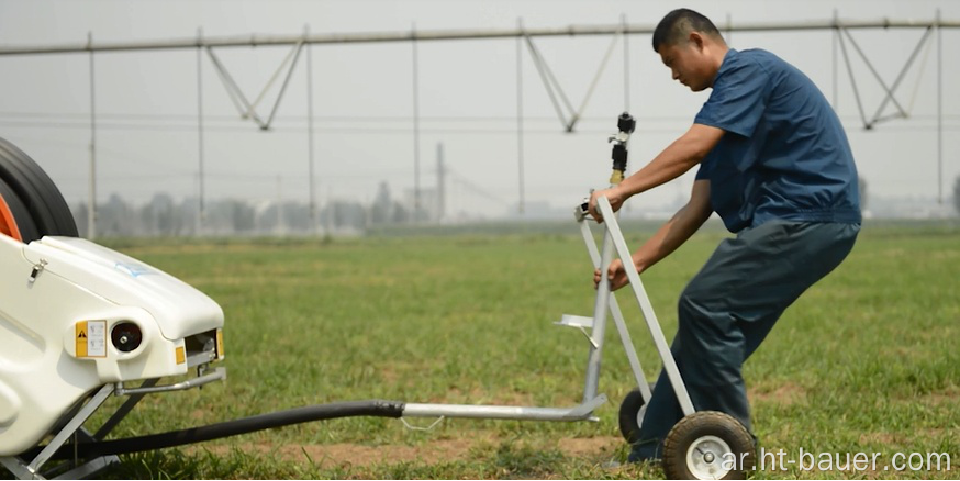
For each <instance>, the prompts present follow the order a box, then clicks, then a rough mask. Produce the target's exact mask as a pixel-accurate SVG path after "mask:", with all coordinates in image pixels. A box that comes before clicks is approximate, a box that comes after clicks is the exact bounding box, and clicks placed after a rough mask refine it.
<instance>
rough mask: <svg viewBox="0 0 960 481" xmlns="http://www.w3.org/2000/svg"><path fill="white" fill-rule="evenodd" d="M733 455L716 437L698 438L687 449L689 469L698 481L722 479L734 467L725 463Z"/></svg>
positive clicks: (727, 446)
mask: <svg viewBox="0 0 960 481" xmlns="http://www.w3.org/2000/svg"><path fill="white" fill-rule="evenodd" d="M732 454H733V450H732V449H730V445H728V444H727V443H726V442H725V441H724V440H722V439H720V438H718V437H716V436H703V437H701V438H697V440H696V441H694V442H693V443H692V444H691V445H690V448H689V449H687V467H688V468H689V469H690V473H691V474H693V476H694V477H695V478H697V479H721V478H723V477H724V476H726V475H727V473H729V472H730V471H731V470H730V469H729V468H732V467H734V466H733V463H729V462H724V461H726V460H727V458H728V457H729V456H730V455H732Z"/></svg>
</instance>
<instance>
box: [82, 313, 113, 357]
mask: <svg viewBox="0 0 960 481" xmlns="http://www.w3.org/2000/svg"><path fill="white" fill-rule="evenodd" d="M77 357H107V321H82V322H78V323H77Z"/></svg>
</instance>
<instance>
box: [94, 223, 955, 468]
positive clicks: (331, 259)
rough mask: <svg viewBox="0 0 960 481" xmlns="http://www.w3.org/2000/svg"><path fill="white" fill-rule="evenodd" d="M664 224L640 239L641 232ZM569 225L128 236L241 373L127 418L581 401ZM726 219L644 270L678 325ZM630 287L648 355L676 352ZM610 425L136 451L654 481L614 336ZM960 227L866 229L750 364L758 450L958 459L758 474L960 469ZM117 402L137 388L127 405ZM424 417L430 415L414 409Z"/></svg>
mask: <svg viewBox="0 0 960 481" xmlns="http://www.w3.org/2000/svg"><path fill="white" fill-rule="evenodd" d="M648 227H649V226H644V227H636V228H635V229H637V230H634V231H632V232H631V233H629V235H628V238H627V241H628V243H629V244H630V245H631V247H636V246H637V245H639V242H640V241H641V240H642V239H643V238H644V236H645V235H647V234H646V232H648V231H649V229H648ZM570 232H571V235H557V234H534V233H528V234H524V235H513V236H490V235H483V234H475V235H457V236H447V237H389V238H386V237H384V238H370V239H353V240H334V241H330V240H329V239H328V240H326V241H324V240H319V239H317V240H310V239H305V240H263V239H259V240H239V241H238V240H230V241H213V240H209V241H203V242H196V241H194V242H184V241H176V240H170V241H151V242H144V241H112V242H107V244H108V245H111V246H113V247H115V248H117V249H118V250H121V251H123V252H125V253H127V254H129V255H132V256H135V257H137V258H139V259H142V260H144V261H146V262H148V263H150V264H152V265H154V266H156V267H159V268H161V269H163V270H165V271H167V272H169V273H171V274H173V275H174V276H177V277H179V278H181V279H183V280H185V281H187V282H189V283H190V284H192V285H193V286H195V287H197V288H198V289H200V290H202V291H204V292H206V293H207V294H208V295H209V296H211V297H212V298H213V299H214V300H216V301H218V302H219V303H220V304H221V305H222V306H223V309H224V312H225V314H226V317H227V321H226V328H225V338H226V352H227V359H226V360H225V361H224V363H225V365H226V366H227V368H228V373H229V378H228V380H227V382H226V383H224V384H222V385H216V386H213V387H207V388H204V389H203V390H193V391H188V392H182V393H174V394H163V395H153V396H148V397H147V398H146V399H144V401H143V402H142V403H141V404H140V405H139V406H138V408H137V409H136V410H135V411H134V413H133V414H131V415H130V416H129V417H128V418H127V419H126V420H125V421H124V422H123V423H122V424H121V425H120V426H119V427H118V428H117V431H116V432H115V436H132V435H139V434H146V433H152V432H160V431H166V430H174V429H180V428H184V427H189V426H193V425H200V424H207V423H213V422H219V421H225V420H230V419H234V418H237V417H242V416H247V415H252V414H258V413H263V412H269V411H275V410H281V409H287V408H292V407H297V406H301V405H307V404H317V403H328V402H336V401H343V400H360V399H389V400H400V401H408V402H450V403H503V404H531V405H544V406H556V407H562V406H570V405H573V404H575V403H577V402H579V400H580V397H581V395H582V385H583V369H584V366H585V364H586V353H587V346H586V341H585V339H584V338H583V336H582V334H580V333H579V332H577V331H575V330H573V329H568V328H560V327H557V326H554V325H552V323H553V322H554V321H556V320H558V319H559V316H560V314H563V313H571V314H582V315H589V314H590V313H591V312H592V309H593V294H594V291H593V290H592V282H591V271H592V269H591V268H590V266H589V261H588V258H587V256H586V251H585V249H584V248H583V245H582V242H581V241H580V239H579V236H577V235H576V231H575V230H573V228H572V227H571V231H570ZM723 235H724V234H723V233H722V232H719V231H716V230H707V231H706V232H702V233H700V234H698V235H696V236H695V237H694V238H693V239H692V240H691V241H690V242H688V243H687V244H686V245H684V246H683V247H682V248H681V249H680V250H679V251H678V252H677V253H675V255H673V256H672V257H670V258H668V259H666V260H664V261H663V262H662V263H661V264H660V265H658V266H657V267H655V268H654V269H652V270H650V271H649V272H648V273H647V274H645V276H644V282H645V284H646V287H647V290H648V292H649V294H650V297H651V299H652V301H653V305H654V308H655V309H656V310H657V313H658V315H659V317H660V320H661V322H662V324H663V326H664V332H666V333H668V337H672V333H673V332H674V331H675V329H676V309H675V303H676V298H677V295H678V294H679V292H680V291H681V289H682V288H683V286H684V284H685V282H686V281H687V280H688V279H689V278H690V277H691V276H692V275H694V274H695V273H696V271H697V269H698V268H699V267H700V266H701V265H702V263H703V262H704V261H705V260H706V258H707V257H708V256H709V255H710V253H711V252H712V250H713V248H714V247H715V246H716V244H717V243H718V241H719V240H720V239H721V238H722V236H723ZM625 294H626V292H624V294H621V295H620V296H619V299H620V304H621V306H622V307H623V308H624V313H625V315H626V317H627V319H628V324H629V325H630V327H631V329H632V333H633V337H634V341H635V343H636V345H637V348H638V353H639V355H640V360H641V363H642V364H643V365H644V366H645V367H646V369H647V373H648V376H649V377H653V376H654V374H655V372H656V370H657V369H658V367H659V361H658V360H657V357H656V355H655V353H654V350H653V348H652V344H651V343H650V342H649V336H647V334H646V330H645V329H644V328H643V325H642V321H641V318H640V314H639V309H638V308H637V307H636V305H635V304H636V303H635V302H633V301H631V299H630V297H628V296H627V295H625ZM607 331H608V336H607V339H606V341H607V344H606V347H605V354H604V356H605V357H604V364H603V370H602V377H601V391H602V392H604V393H606V394H607V396H608V397H609V399H610V402H608V404H606V405H604V406H602V407H601V408H600V409H598V410H597V412H596V414H597V415H599V417H600V422H599V423H597V424H591V423H580V424H566V423H545V422H539V423H538V422H508V421H481V420H453V419H448V420H444V421H442V422H441V423H440V424H439V425H438V426H437V427H436V428H435V429H433V430H431V431H425V432H424V431H414V430H409V429H407V428H405V427H404V426H403V425H402V424H401V423H400V422H399V421H397V420H394V419H387V418H345V419H339V420H332V421H328V422H320V423H313V424H305V425H300V426H295V427H288V428H282V429H276V430H271V431H267V432H262V433H256V434H250V435H244V436H239V437H235V438H231V439H227V440H221V441H214V442H209V443H205V444H202V445H199V446H194V447H189V448H180V449H168V450H163V451H159V452H150V453H142V454H137V455H130V456H125V457H123V462H122V464H120V465H119V466H117V467H114V468H111V469H110V470H108V471H104V472H102V473H100V476H105V477H108V478H115V479H130V478H279V479H283V478H591V479H604V478H617V479H623V478H630V479H635V478H649V477H654V478H655V477H662V476H663V473H662V471H661V470H660V468H659V467H658V466H639V467H636V466H630V467H626V468H622V469H617V470H608V469H604V468H602V467H601V463H603V462H605V461H607V460H610V459H622V458H623V457H624V456H625V453H626V450H625V446H624V444H623V442H622V441H621V440H620V439H618V437H619V433H618V431H617V423H616V414H617V407H618V405H619V402H620V400H621V399H622V398H623V396H624V395H625V394H626V393H627V392H628V391H629V390H630V389H631V388H632V386H631V381H630V378H631V373H630V370H629V367H628V364H627V360H626V356H625V355H624V353H623V349H622V348H621V346H620V344H619V340H618V339H617V337H616V335H615V330H614V329H612V327H611V328H610V329H608V330H607ZM958 334H960V226H957V225H956V224H954V225H936V224H925V225H920V226H916V225H879V224H878V225H867V226H866V227H865V228H864V231H863V233H862V235H861V238H860V241H859V242H858V244H857V246H856V247H855V249H854V251H853V253H852V254H851V256H850V257H849V258H848V259H847V261H846V262H845V263H844V264H843V265H842V266H841V267H840V268H839V269H838V270H837V271H835V272H834V273H832V274H831V275H830V276H829V277H828V278H827V279H825V280H823V281H821V282H820V283H819V284H817V285H816V286H814V288H813V289H811V290H810V291H808V292H807V293H806V294H805V295H804V296H803V297H802V298H801V299H800V300H799V301H798V302H797V303H796V304H795V305H794V306H793V307H791V308H790V309H789V310H788V311H787V312H786V314H785V315H784V316H783V318H782V319H781V320H780V322H779V323H778V325H777V327H775V329H774V331H773V332H772V334H771V335H770V337H769V338H768V339H767V340H766V341H765V343H764V345H763V346H762V347H761V348H760V350H759V351H758V352H757V353H756V354H755V356H754V357H753V358H752V359H751V360H750V361H749V362H748V363H747V365H746V367H745V377H746V379H747V383H748V386H749V388H750V395H751V400H752V407H753V422H754V427H755V430H756V432H757V434H758V436H759V437H760V440H761V445H762V446H764V447H765V448H766V449H767V450H776V449H780V448H782V449H783V450H784V451H785V452H787V453H788V455H792V456H793V457H794V458H797V457H798V456H799V451H800V449H801V448H803V450H804V451H805V452H814V453H841V454H845V453H857V452H866V453H872V452H878V453H882V454H883V458H882V460H884V461H889V460H890V457H891V456H892V455H893V454H894V453H897V452H904V453H908V454H909V453H912V452H919V453H927V452H937V453H941V452H944V453H949V454H950V455H951V468H952V471H951V472H938V471H921V472H910V471H904V472H894V471H882V470H881V471H878V472H853V471H846V472H839V471H834V472H828V473H824V472H806V471H801V470H800V469H799V468H797V467H795V466H794V467H791V468H790V469H789V470H787V471H765V472H760V473H757V474H756V477H757V478H784V477H786V478H796V477H800V478H819V477H827V478H863V477H868V478H877V477H879V478H911V477H916V478H944V479H946V478H956V477H957V474H958V468H957V466H956V465H957V464H958V463H960V436H958V434H960V409H958V408H957V405H958V402H960V355H958V354H957V351H958V349H957V344H958V340H960V338H958ZM110 402H111V403H117V402H119V400H111V401H110ZM411 422H417V424H421V425H426V424H429V423H430V422H431V420H412V421H411Z"/></svg>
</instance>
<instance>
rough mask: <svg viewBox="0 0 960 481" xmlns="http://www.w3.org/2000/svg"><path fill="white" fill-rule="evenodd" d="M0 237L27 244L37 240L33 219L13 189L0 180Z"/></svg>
mask: <svg viewBox="0 0 960 481" xmlns="http://www.w3.org/2000/svg"><path fill="white" fill-rule="evenodd" d="M0 235H8V236H10V237H13V238H14V239H17V240H19V241H20V242H23V243H24V244H29V243H30V242H32V241H34V240H36V239H38V238H39V235H38V234H37V226H36V225H35V224H34V223H33V217H31V216H30V212H29V211H28V210H27V206H25V205H23V202H21V201H20V198H19V197H17V194H15V193H14V192H13V189H11V188H10V186H8V185H7V183H6V182H4V181H2V180H0Z"/></svg>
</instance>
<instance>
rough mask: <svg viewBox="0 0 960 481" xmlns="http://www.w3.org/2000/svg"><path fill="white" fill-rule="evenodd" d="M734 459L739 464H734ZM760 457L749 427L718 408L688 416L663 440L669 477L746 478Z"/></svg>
mask: <svg viewBox="0 0 960 481" xmlns="http://www.w3.org/2000/svg"><path fill="white" fill-rule="evenodd" d="M724 445H725V446H724ZM695 451H696V452H695ZM731 455H732V456H733V458H731ZM688 457H689V458H690V459H689V460H688ZM733 459H735V460H736V464H735V465H733V466H731V464H733V463H732V462H731V461H732V460H733ZM756 460H757V448H756V446H755V445H754V442H753V437H752V436H750V433H749V432H747V428H745V427H743V425H742V424H740V422H739V421H737V420H736V419H734V418H733V416H730V415H729V414H725V413H721V412H716V411H700V412H696V413H693V414H691V415H689V416H684V417H683V419H681V420H680V422H678V423H677V424H676V425H675V426H674V427H673V429H671V430H670V433H669V434H668V435H667V438H666V439H665V440H664V442H663V471H664V474H666V477H667V479H745V477H746V473H747V471H748V470H753V469H755V465H756V462H757V461H756ZM741 461H742V463H741ZM725 468H735V469H725Z"/></svg>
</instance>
